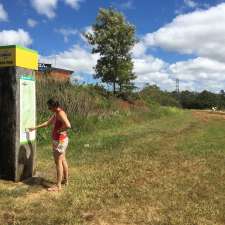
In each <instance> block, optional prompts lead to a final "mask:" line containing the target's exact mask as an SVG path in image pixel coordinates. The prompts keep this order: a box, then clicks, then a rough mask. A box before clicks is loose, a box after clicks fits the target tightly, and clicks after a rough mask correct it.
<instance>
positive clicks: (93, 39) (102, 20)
mask: <svg viewBox="0 0 225 225" xmlns="http://www.w3.org/2000/svg"><path fill="white" fill-rule="evenodd" d="M92 29H93V33H92V32H89V33H86V34H85V36H86V38H87V40H88V42H89V43H90V44H91V45H92V46H93V49H92V53H99V55H100V58H99V59H98V62H97V65H96V67H95V72H96V74H95V75H94V78H100V79H101V81H102V82H105V83H109V84H112V86H113V92H114V93H115V92H116V85H118V86H119V88H120V90H121V91H122V90H123V89H124V88H127V87H128V86H129V87H132V86H133V83H132V81H133V80H134V79H135V78H136V77H135V75H134V73H133V71H132V70H133V62H132V59H131V49H132V47H133V46H134V44H135V42H136V39H135V27H134V26H133V25H131V24H130V23H129V22H127V21H126V19H125V18H124V16H123V14H121V13H120V12H118V11H116V10H115V9H112V8H109V9H100V10H99V13H98V15H97V18H96V21H95V23H94V24H93V25H92Z"/></svg>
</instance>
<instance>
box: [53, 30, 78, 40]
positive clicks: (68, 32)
mask: <svg viewBox="0 0 225 225" xmlns="http://www.w3.org/2000/svg"><path fill="white" fill-rule="evenodd" d="M55 32H57V33H60V34H62V35H63V38H64V42H68V41H69V36H71V35H77V34H79V31H78V30H77V29H72V28H67V29H66V28H60V29H55Z"/></svg>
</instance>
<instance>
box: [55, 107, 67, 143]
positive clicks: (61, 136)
mask: <svg viewBox="0 0 225 225" xmlns="http://www.w3.org/2000/svg"><path fill="white" fill-rule="evenodd" d="M60 111H62V110H61V109H60V110H58V112H60ZM61 128H63V122H62V121H61V120H59V119H57V116H56V115H55V118H54V127H53V129H52V139H53V140H56V141H62V140H64V139H66V138H67V132H66V131H65V132H63V133H62V134H60V133H59V132H58V131H59V130H60V129H61Z"/></svg>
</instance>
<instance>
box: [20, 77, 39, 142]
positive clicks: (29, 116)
mask: <svg viewBox="0 0 225 225" xmlns="http://www.w3.org/2000/svg"><path fill="white" fill-rule="evenodd" d="M35 123H36V96H35V80H34V78H33V77H32V76H29V75H24V76H22V77H21V78H20V143H28V142H29V141H34V140H35V138H36V133H35V131H32V132H28V130H27V128H30V127H34V126H35Z"/></svg>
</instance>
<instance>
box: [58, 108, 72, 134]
mask: <svg viewBox="0 0 225 225" xmlns="http://www.w3.org/2000/svg"><path fill="white" fill-rule="evenodd" d="M58 119H59V120H61V121H62V123H63V127H62V128H61V129H59V130H58V132H59V133H61V132H64V131H66V130H67V129H70V128H71V124H70V121H69V120H68V118H67V115H66V113H65V112H64V111H60V112H59V113H58Z"/></svg>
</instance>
